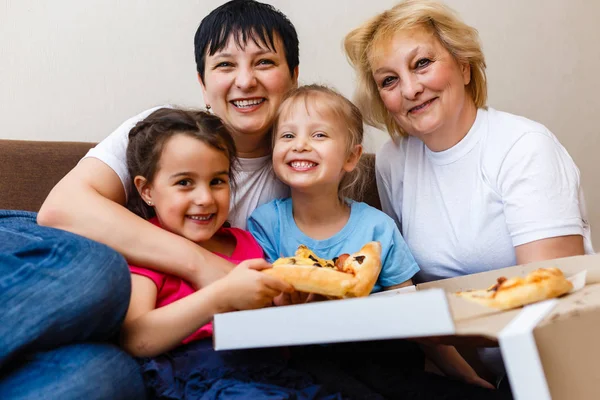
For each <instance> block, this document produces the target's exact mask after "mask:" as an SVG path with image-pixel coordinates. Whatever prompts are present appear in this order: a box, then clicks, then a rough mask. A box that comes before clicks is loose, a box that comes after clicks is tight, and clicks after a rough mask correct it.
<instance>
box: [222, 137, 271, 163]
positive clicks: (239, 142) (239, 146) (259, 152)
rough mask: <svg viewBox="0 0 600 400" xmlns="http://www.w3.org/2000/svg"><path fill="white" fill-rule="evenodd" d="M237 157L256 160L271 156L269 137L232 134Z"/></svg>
mask: <svg viewBox="0 0 600 400" xmlns="http://www.w3.org/2000/svg"><path fill="white" fill-rule="evenodd" d="M231 136H232V137H233V141H234V142H235V147H236V150H237V155H238V157H240V158H258V157H263V156H268V155H269V154H271V135H270V134H269V133H267V134H263V135H256V136H254V135H249V134H245V133H238V132H232V133H231Z"/></svg>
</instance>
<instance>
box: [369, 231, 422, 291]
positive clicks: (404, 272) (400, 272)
mask: <svg viewBox="0 0 600 400" xmlns="http://www.w3.org/2000/svg"><path fill="white" fill-rule="evenodd" d="M387 229H389V231H390V232H391V234H390V237H389V243H388V245H387V246H386V247H387V251H385V250H384V251H385V253H382V254H381V273H380V274H379V279H378V283H379V285H380V286H382V287H384V288H386V287H390V286H394V285H399V284H401V283H403V282H406V281H407V280H409V279H410V278H412V277H413V276H414V275H415V274H416V273H417V272H419V266H418V265H417V262H416V261H415V258H414V257H413V255H412V253H411V252H410V250H409V249H408V245H407V244H406V242H405V241H404V238H403V237H402V235H401V234H400V231H399V230H398V228H397V227H396V226H395V225H394V223H393V222H392V221H391V220H390V222H389V226H388V228H387ZM382 248H383V246H382ZM384 249H385V248H384Z"/></svg>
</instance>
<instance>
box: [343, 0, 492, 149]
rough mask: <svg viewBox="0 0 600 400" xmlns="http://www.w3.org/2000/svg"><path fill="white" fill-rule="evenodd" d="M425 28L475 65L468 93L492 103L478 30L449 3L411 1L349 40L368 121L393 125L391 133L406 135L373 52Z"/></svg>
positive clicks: (347, 44)
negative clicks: (380, 81)
mask: <svg viewBox="0 0 600 400" xmlns="http://www.w3.org/2000/svg"><path fill="white" fill-rule="evenodd" d="M418 28H424V29H427V30H428V31H430V32H432V33H433V34H434V35H435V36H436V38H437V39H438V40H439V41H440V43H441V44H442V45H443V46H444V47H445V48H446V50H448V52H449V53H450V54H451V55H452V56H453V57H454V59H455V60H456V61H457V62H459V63H461V64H469V66H470V68H471V80H470V82H469V84H468V85H467V93H468V94H469V95H470V97H471V99H472V100H473V102H474V103H475V106H476V107H477V108H482V107H485V106H486V102H487V79H486V75H485V58H484V55H483V51H482V49H481V43H480V41H479V34H478V33H477V30H476V29H475V28H473V27H471V26H469V25H467V24H465V23H464V22H463V21H462V20H461V19H460V18H459V17H458V15H457V14H456V13H455V12H454V11H453V10H452V9H451V8H449V7H448V6H446V5H444V4H442V3H439V2H437V1H434V0H405V1H403V2H402V3H400V4H397V5H396V6H394V7H392V8H391V9H389V10H387V11H384V12H383V13H381V14H379V15H377V16H376V17H374V18H372V19H370V20H369V21H367V22H365V23H364V24H363V25H361V26H360V27H358V28H356V29H354V30H353V31H351V32H350V33H349V34H348V35H346V38H345V40H344V48H345V50H346V55H347V57H348V59H349V61H350V64H352V66H353V67H354V68H355V70H356V73H357V88H356V93H355V96H356V98H355V101H356V104H357V105H358V107H359V108H360V110H361V111H362V113H363V116H364V119H365V122H366V123H367V124H369V125H372V126H374V127H376V128H380V129H387V131H388V133H389V134H390V136H392V137H395V136H406V132H405V131H404V130H403V129H402V128H401V127H400V126H399V125H398V124H397V123H396V121H395V120H394V118H393V116H392V115H391V114H390V113H389V112H388V110H387V109H386V108H385V105H384V104H383V101H382V100H381V97H380V96H379V90H378V88H377V84H376V82H375V80H374V79H373V74H372V71H371V65H370V63H369V56H370V54H371V51H372V50H373V49H374V48H375V46H377V45H378V44H381V43H382V42H383V41H385V40H389V39H390V38H391V37H392V36H393V35H394V34H396V33H398V32H400V31H406V30H413V29H418Z"/></svg>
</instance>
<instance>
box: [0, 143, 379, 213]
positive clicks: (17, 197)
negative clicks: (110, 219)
mask: <svg viewBox="0 0 600 400" xmlns="http://www.w3.org/2000/svg"><path fill="white" fill-rule="evenodd" d="M94 145H95V144H94V143H86V142H43V141H41V142H40V141H28V140H0V209H9V210H28V211H38V210H39V209H40V206H41V205H42V203H43V202H44V199H45V198H46V196H47V195H48V193H49V192H50V190H51V189H52V187H53V186H54V185H55V184H56V183H57V182H58V181H59V180H60V179H61V178H62V177H63V176H65V174H66V173H67V172H69V171H70V170H71V169H72V168H73V167H74V166H75V165H77V162H78V161H79V160H80V159H81V157H83V156H84V154H85V153H86V152H87V151H88V150H89V149H90V148H91V147H93V146H94ZM365 161H367V164H368V165H369V166H370V168H369V169H368V171H369V175H368V177H367V179H368V186H367V188H366V190H365V198H364V201H366V202H367V203H369V204H371V205H373V206H375V207H378V208H379V198H378V196H377V189H376V186H375V177H374V175H373V168H372V167H373V164H374V162H375V157H374V156H373V155H372V154H367V155H365Z"/></svg>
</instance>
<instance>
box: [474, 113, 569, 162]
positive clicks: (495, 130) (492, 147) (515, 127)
mask: <svg viewBox="0 0 600 400" xmlns="http://www.w3.org/2000/svg"><path fill="white" fill-rule="evenodd" d="M485 113H486V116H487V123H486V124H483V126H482V129H485V130H486V131H487V132H486V133H487V135H485V143H486V146H485V150H486V152H495V153H498V154H499V155H500V156H503V155H506V154H507V153H508V152H509V151H510V150H511V149H512V148H513V146H514V145H515V144H517V143H518V142H519V141H521V140H522V139H523V138H525V137H527V139H528V140H537V141H540V142H558V141H557V140H556V137H555V136H554V135H553V134H552V133H551V132H550V131H549V130H548V128H546V127H545V126H544V125H542V124H540V123H539V122H535V121H532V120H530V119H528V118H525V117H522V116H519V115H514V114H510V113H507V112H503V111H497V110H494V109H493V108H490V109H488V110H487V111H485ZM533 150H534V149H533Z"/></svg>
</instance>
